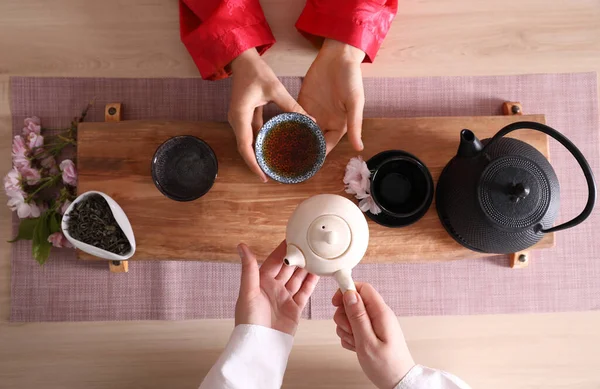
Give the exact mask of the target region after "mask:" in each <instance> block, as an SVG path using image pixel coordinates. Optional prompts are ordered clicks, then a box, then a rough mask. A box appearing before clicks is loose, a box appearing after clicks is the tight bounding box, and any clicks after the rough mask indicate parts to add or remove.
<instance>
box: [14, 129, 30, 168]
mask: <svg viewBox="0 0 600 389" xmlns="http://www.w3.org/2000/svg"><path fill="white" fill-rule="evenodd" d="M27 152H28V150H27V146H26V145H25V141H24V140H23V138H21V136H19V135H17V136H15V138H14V139H13V144H12V160H13V165H14V166H15V167H17V168H24V167H29V166H30V164H29V158H28V157H27Z"/></svg>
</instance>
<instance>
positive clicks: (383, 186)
mask: <svg viewBox="0 0 600 389" xmlns="http://www.w3.org/2000/svg"><path fill="white" fill-rule="evenodd" d="M371 195H372V196H373V200H374V201H375V203H376V204H377V205H378V206H379V207H380V208H381V209H382V211H383V212H384V213H386V214H387V215H390V216H393V217H396V218H408V217H411V216H413V215H415V214H417V213H419V212H421V211H423V209H424V207H429V205H430V204H431V199H432V197H433V180H432V178H431V174H430V173H429V170H428V169H427V167H426V166H425V165H424V164H423V163H422V162H421V161H419V160H418V159H417V158H415V157H413V156H411V155H410V154H408V153H406V155H401V156H394V157H390V158H388V159H386V160H384V161H383V162H381V164H380V165H379V166H378V167H377V168H376V169H375V171H374V172H373V176H372V178H371Z"/></svg>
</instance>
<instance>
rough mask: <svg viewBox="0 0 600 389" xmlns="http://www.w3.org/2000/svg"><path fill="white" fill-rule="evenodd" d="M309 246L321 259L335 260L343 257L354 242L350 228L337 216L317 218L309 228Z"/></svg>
mask: <svg viewBox="0 0 600 389" xmlns="http://www.w3.org/2000/svg"><path fill="white" fill-rule="evenodd" d="M307 238H308V245H309V247H310V249H311V250H312V251H313V252H314V253H315V254H316V255H318V256H319V257H321V258H325V259H335V258H338V257H340V256H341V255H343V254H344V253H345V252H346V251H347V250H348V247H350V243H351V242H352V232H351V231H350V226H349V225H348V223H346V221H345V220H344V219H342V218H341V217H339V216H336V215H323V216H319V217H318V218H316V219H315V220H314V221H313V222H312V223H311V225H310V227H309V228H308V235H307Z"/></svg>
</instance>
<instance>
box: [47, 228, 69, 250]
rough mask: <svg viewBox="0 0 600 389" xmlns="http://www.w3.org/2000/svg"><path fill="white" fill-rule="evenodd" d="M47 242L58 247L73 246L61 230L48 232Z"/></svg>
mask: <svg viewBox="0 0 600 389" xmlns="http://www.w3.org/2000/svg"><path fill="white" fill-rule="evenodd" d="M48 242H50V243H52V246H54V247H58V248H61V247H73V246H72V245H71V243H70V242H69V241H68V240H67V238H66V237H65V236H64V235H63V233H62V232H55V233H54V234H50V236H49V237H48Z"/></svg>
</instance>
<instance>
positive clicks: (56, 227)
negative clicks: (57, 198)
mask: <svg viewBox="0 0 600 389" xmlns="http://www.w3.org/2000/svg"><path fill="white" fill-rule="evenodd" d="M59 218H60V215H59V214H58V213H56V212H52V213H51V214H50V215H49V216H48V229H49V230H50V233H51V234H54V233H55V232H59V231H60V220H59Z"/></svg>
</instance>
